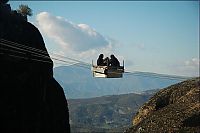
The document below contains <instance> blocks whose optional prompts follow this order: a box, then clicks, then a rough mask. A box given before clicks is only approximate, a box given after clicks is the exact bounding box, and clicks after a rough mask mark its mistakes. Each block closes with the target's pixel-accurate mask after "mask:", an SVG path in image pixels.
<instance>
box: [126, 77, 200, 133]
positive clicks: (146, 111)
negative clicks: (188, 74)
mask: <svg viewBox="0 0 200 133" xmlns="http://www.w3.org/2000/svg"><path fill="white" fill-rule="evenodd" d="M199 89H200V78H195V79H191V80H187V81H184V82H181V83H178V84H175V85H172V86H169V87H167V88H165V89H162V90H160V91H159V92H157V93H156V94H155V95H154V96H153V97H152V98H151V99H150V100H149V101H148V102H147V103H145V104H144V105H143V106H142V107H141V108H140V109H139V111H138V113H137V114H136V116H135V117H134V119H133V127H131V128H129V129H127V130H126V133H138V132H144V133H155V132H159V133H160V132H188V133H189V132H190V133H191V132H192V133H198V132H199V131H200V103H199V100H200V99H199V96H200V95H199V94H200V90H199Z"/></svg>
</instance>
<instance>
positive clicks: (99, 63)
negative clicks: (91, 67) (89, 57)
mask: <svg viewBox="0 0 200 133" xmlns="http://www.w3.org/2000/svg"><path fill="white" fill-rule="evenodd" d="M108 63H109V58H108V57H107V58H105V59H103V58H98V59H97V66H107V65H108Z"/></svg>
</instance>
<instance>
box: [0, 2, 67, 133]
mask: <svg viewBox="0 0 200 133" xmlns="http://www.w3.org/2000/svg"><path fill="white" fill-rule="evenodd" d="M6 2H7V1H6ZM0 39H1V40H0V60H1V74H0V88H1V93H0V107H1V109H0V122H1V126H0V132H2V133H14V132H19V133H67V132H70V125H69V115H68V105H67V100H66V98H65V95H64V92H63V89H62V87H61V86H60V85H59V84H58V82H57V81H56V80H55V79H54V78H53V71H52V69H53V62H52V60H51V59H50V57H49V55H48V52H47V50H46V48H45V44H44V41H43V38H42V36H41V34H40V32H39V31H38V29H37V28H36V27H35V26H34V25H32V24H31V23H29V22H27V21H25V20H24V19H23V18H21V17H20V15H19V14H17V13H16V12H13V11H11V9H10V6H9V5H8V4H5V3H0ZM20 45H21V46H20ZM30 47H31V48H30ZM34 48H35V49H37V51H36V50H33V49H34ZM31 49H32V50H31ZM38 51H43V53H42V55H41V53H40V54H38V53H37V52H38ZM36 55H37V56H36ZM44 57H45V58H44Z"/></svg>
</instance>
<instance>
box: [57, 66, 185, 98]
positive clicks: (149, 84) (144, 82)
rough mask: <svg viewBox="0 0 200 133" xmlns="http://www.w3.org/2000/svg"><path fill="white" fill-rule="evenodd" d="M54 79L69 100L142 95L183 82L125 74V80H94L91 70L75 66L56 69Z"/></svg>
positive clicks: (149, 75)
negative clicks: (130, 94)
mask: <svg viewBox="0 0 200 133" xmlns="http://www.w3.org/2000/svg"><path fill="white" fill-rule="evenodd" d="M54 77H55V79H56V80H57V81H58V82H59V83H60V84H61V86H62V87H63V88H64V91H65V94H66V97H67V98H68V99H78V98H92V97H99V96H104V95H118V94H127V93H142V92H143V91H146V90H152V89H159V88H164V87H167V86H169V85H172V84H175V83H178V82H180V81H181V80H171V79H160V78H155V77H153V76H152V75H151V73H149V74H148V75H146V76H145V77H142V76H134V75H130V74H126V73H125V74H124V76H123V78H117V79H107V78H94V77H93V76H92V72H91V70H89V69H85V68H81V67H78V66H75V65H71V66H59V67H56V68H54Z"/></svg>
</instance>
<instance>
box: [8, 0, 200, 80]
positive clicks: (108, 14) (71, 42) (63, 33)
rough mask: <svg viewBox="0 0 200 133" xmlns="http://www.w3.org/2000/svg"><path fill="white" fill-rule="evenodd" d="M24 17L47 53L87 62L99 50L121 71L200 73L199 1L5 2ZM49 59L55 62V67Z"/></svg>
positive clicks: (172, 73) (182, 74)
mask: <svg viewBox="0 0 200 133" xmlns="http://www.w3.org/2000/svg"><path fill="white" fill-rule="evenodd" d="M9 4H10V5H11V7H12V9H17V8H18V6H19V5H20V4H25V5H28V6H29V7H30V8H31V9H32V10H33V16H31V17H28V20H29V22H31V23H32V24H34V25H35V26H36V27H37V28H38V29H39V31H40V32H41V34H42V36H43V39H44V41H45V45H46V47H47V49H48V51H49V52H51V53H56V54H59V55H64V56H67V57H70V58H74V59H77V60H80V61H83V62H88V63H91V62H92V60H94V62H95V61H96V59H97V58H98V56H99V54H100V53H103V54H104V55H105V56H110V55H111V54H114V55H115V56H116V57H117V58H118V59H119V61H120V62H122V61H123V60H124V62H125V69H126V71H144V72H155V73H162V74H170V75H180V76H198V75H199V2H198V1H154V2H152V1H149V2H147V1H126V2H123V1H109V2H106V1H94V2H89V1H10V2H9ZM58 65H59V64H57V62H54V66H58Z"/></svg>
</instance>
